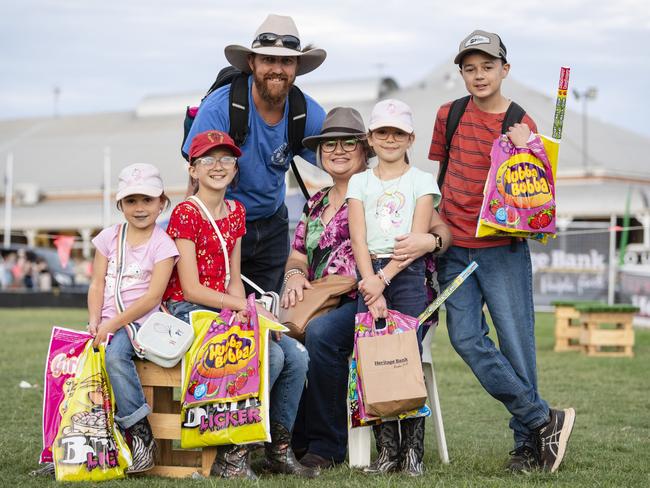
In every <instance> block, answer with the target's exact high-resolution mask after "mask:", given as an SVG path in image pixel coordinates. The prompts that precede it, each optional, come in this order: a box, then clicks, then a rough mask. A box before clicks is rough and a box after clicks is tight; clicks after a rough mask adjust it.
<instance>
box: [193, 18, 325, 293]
mask: <svg viewBox="0 0 650 488" xmlns="http://www.w3.org/2000/svg"><path fill="white" fill-rule="evenodd" d="M224 52H225V56H226V59H227V60H228V61H229V62H230V63H231V64H232V65H233V66H234V67H235V68H237V69H239V70H241V71H242V72H243V73H246V74H250V76H249V78H248V93H249V106H250V113H249V118H248V136H247V138H246V141H245V142H244V144H243V145H242V147H241V149H242V152H243V154H242V156H241V157H240V158H239V175H240V179H239V182H238V184H237V186H236V187H235V188H233V189H229V190H228V194H227V197H228V198H234V199H237V200H239V201H241V202H242V203H243V204H244V206H245V207H246V235H245V236H244V238H243V241H242V258H241V261H242V273H243V274H244V275H245V276H246V277H248V278H250V279H251V280H253V281H254V282H255V283H257V284H258V285H259V286H260V287H262V288H263V289H264V290H267V291H268V290H275V291H280V288H281V284H282V276H283V270H284V263H285V261H286V259H287V256H288V253H289V221H288V215H287V207H286V205H285V204H284V196H285V191H286V188H285V173H286V172H287V170H288V169H289V165H290V162H291V159H292V158H293V156H294V155H293V154H292V152H291V147H290V145H289V141H288V135H287V122H288V113H289V111H288V103H286V102H287V100H288V98H287V97H288V94H289V90H290V89H291V86H292V85H293V83H294V81H295V79H296V76H299V75H303V74H305V73H309V72H310V71H313V70H314V69H316V68H318V66H320V65H321V63H322V62H323V61H324V60H325V57H326V53H325V51H324V50H323V49H305V50H302V49H301V45H300V36H299V34H298V29H297V28H296V25H295V23H294V21H293V19H292V18H291V17H287V16H281V15H273V14H271V15H269V16H268V17H267V18H266V20H265V21H264V22H263V23H262V25H261V26H260V27H259V28H258V29H257V32H256V33H255V37H254V39H253V43H252V45H251V47H250V48H247V47H244V46H238V45H230V46H227V47H226V48H225V50H224ZM229 93H230V85H226V86H223V87H221V88H219V89H217V90H215V91H214V92H213V93H211V94H210V95H209V96H208V97H207V98H206V99H205V100H203V102H202V103H201V106H200V108H199V111H198V114H197V116H196V118H195V120H194V123H193V124H192V128H191V130H190V132H189V134H188V137H187V140H186V142H185V146H184V148H183V149H184V150H185V152H186V153H187V151H188V150H189V147H190V145H191V144H192V139H193V138H194V136H195V135H196V134H199V133H201V132H203V131H206V130H210V129H217V130H222V131H224V132H228V131H229V129H230V120H229V111H228V110H229V98H228V97H229ZM305 101H306V105H307V120H306V124H305V134H304V135H305V136H311V135H315V134H318V133H319V131H320V128H321V126H322V123H323V120H324V119H325V111H324V110H323V109H322V107H321V106H320V105H318V104H317V103H316V102H315V101H314V100H313V99H312V98H311V97H309V96H307V95H305ZM298 155H299V156H301V157H302V158H304V159H306V160H307V161H309V162H311V163H312V164H315V162H316V158H315V154H314V153H313V152H312V151H311V150H308V149H303V150H302V151H301V152H300V153H299V154H298Z"/></svg>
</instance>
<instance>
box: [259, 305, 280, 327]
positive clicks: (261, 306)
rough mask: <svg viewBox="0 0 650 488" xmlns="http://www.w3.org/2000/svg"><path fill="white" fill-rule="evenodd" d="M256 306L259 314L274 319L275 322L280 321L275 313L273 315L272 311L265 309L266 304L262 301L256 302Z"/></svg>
mask: <svg viewBox="0 0 650 488" xmlns="http://www.w3.org/2000/svg"><path fill="white" fill-rule="evenodd" d="M255 308H256V309H257V313H258V315H261V316H263V317H266V318H267V319H269V320H272V321H273V322H278V318H277V317H276V316H275V315H273V314H272V313H271V312H269V311H268V310H267V309H265V308H264V306H263V305H261V304H260V303H256V304H255Z"/></svg>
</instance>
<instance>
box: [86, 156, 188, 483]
mask: <svg viewBox="0 0 650 488" xmlns="http://www.w3.org/2000/svg"><path fill="white" fill-rule="evenodd" d="M116 200H117V208H118V209H120V210H121V211H122V213H123V214H124V218H125V219H126V223H124V224H116V225H112V226H110V227H107V228H106V229H104V230H102V231H101V232H100V233H99V234H98V235H97V237H95V238H94V239H93V244H94V245H95V248H96V252H95V260H94V263H93V273H92V281H91V283H90V288H89V289H88V330H89V331H90V332H91V333H92V334H94V335H95V341H94V344H95V346H97V345H99V344H100V343H102V342H105V341H106V339H107V336H108V334H114V335H113V337H112V338H111V340H110V343H109V344H108V346H107V348H106V371H107V372H108V376H109V378H110V380H111V384H112V387H113V392H114V394H115V405H116V406H117V412H116V414H115V421H116V422H117V423H118V425H119V426H120V427H121V428H122V429H124V430H125V431H126V432H127V434H128V435H127V440H128V441H130V447H131V453H132V455H133V465H132V466H131V467H130V468H129V470H128V472H129V473H138V472H141V471H146V470H148V469H151V468H152V467H153V466H154V451H155V441H154V438H153V433H152V432H151V426H150V425H149V422H148V420H147V415H149V414H150V413H151V407H150V406H149V405H147V402H146V400H145V398H144V392H143V391H142V385H141V384H140V379H139V378H138V374H137V372H136V369H135V364H134V363H133V358H134V356H135V355H136V350H135V349H134V345H133V343H132V340H134V339H133V338H134V337H135V332H137V330H138V328H139V324H142V323H144V321H145V320H146V319H147V317H149V315H151V314H152V313H154V312H156V311H157V310H158V308H159V307H160V302H161V299H162V296H163V292H164V291H165V288H166V286H167V282H168V281H169V277H170V276H171V273H172V269H173V267H174V262H175V260H176V257H177V256H178V251H177V249H176V246H175V244H174V241H173V240H172V239H171V238H170V237H169V236H168V235H167V234H166V233H165V231H164V230H163V229H161V228H160V227H158V226H157V225H156V219H157V218H158V216H159V215H160V214H161V213H162V212H163V210H164V209H165V207H167V206H169V199H168V198H167V196H166V195H165V193H164V191H163V183H162V179H161V178H160V173H159V172H158V169H157V168H156V167H155V166H152V165H151V164H132V165H130V166H127V167H126V168H124V169H123V170H122V171H121V172H120V176H119V181H118V187H117V194H116ZM136 348H137V343H136Z"/></svg>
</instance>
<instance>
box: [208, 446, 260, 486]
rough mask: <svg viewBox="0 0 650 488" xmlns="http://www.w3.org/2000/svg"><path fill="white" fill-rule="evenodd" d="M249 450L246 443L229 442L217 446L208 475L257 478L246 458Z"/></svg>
mask: <svg viewBox="0 0 650 488" xmlns="http://www.w3.org/2000/svg"><path fill="white" fill-rule="evenodd" d="M249 452H250V449H249V447H248V446H247V445H237V444H230V445H226V446H219V447H217V456H216V457H215V458H214V462H213V463H212V467H211V468H210V476H216V477H218V478H226V479H230V478H247V479H249V480H257V476H256V475H255V473H254V472H253V470H252V469H251V465H250V462H249V460H248V457H249Z"/></svg>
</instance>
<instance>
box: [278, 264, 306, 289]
mask: <svg viewBox="0 0 650 488" xmlns="http://www.w3.org/2000/svg"><path fill="white" fill-rule="evenodd" d="M296 275H302V277H303V278H306V277H307V275H305V272H304V271H303V270H302V269H299V268H291V269H290V270H289V271H287V272H286V273H285V274H284V280H282V285H286V284H287V281H289V278H291V277H292V276H296Z"/></svg>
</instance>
